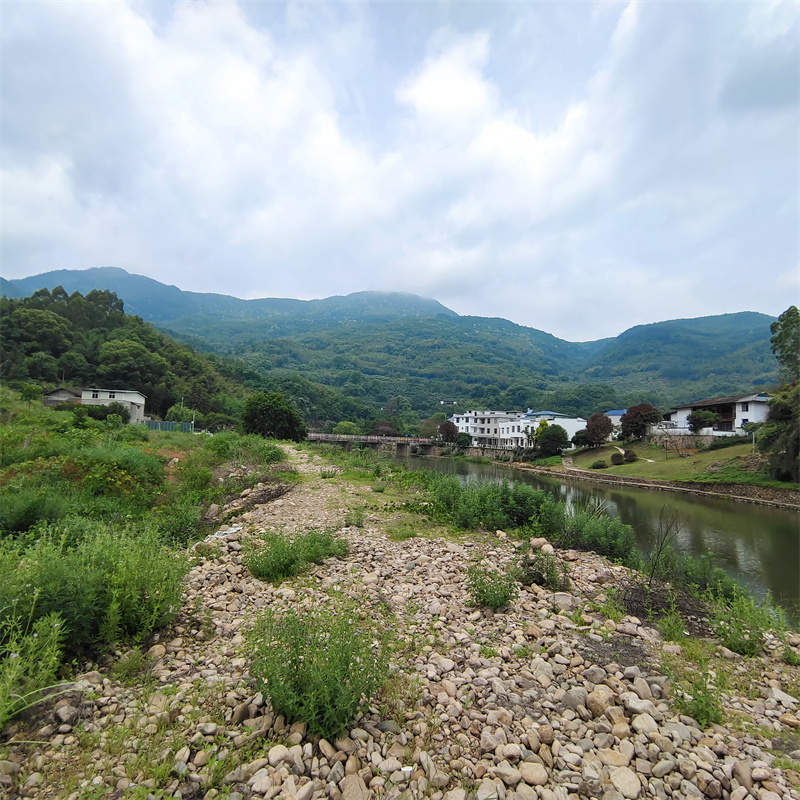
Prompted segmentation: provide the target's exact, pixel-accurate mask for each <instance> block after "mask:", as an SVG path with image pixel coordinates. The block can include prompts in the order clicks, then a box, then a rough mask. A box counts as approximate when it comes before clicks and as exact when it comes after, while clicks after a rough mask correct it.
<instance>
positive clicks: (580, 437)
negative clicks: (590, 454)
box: [572, 428, 592, 447]
mask: <svg viewBox="0 0 800 800" xmlns="http://www.w3.org/2000/svg"><path fill="white" fill-rule="evenodd" d="M572 444H573V445H574V446H575V447H592V443H591V441H589V434H588V433H586V429H585V428H584V429H583V430H580V431H577V432H576V434H575V435H574V436H573V437H572Z"/></svg>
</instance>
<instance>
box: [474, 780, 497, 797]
mask: <svg viewBox="0 0 800 800" xmlns="http://www.w3.org/2000/svg"><path fill="white" fill-rule="evenodd" d="M475 800H498V795H497V784H496V783H495V782H494V781H493V780H491V779H490V778H484V779H483V780H482V781H481V783H480V785H479V786H478V791H477V792H476V793H475Z"/></svg>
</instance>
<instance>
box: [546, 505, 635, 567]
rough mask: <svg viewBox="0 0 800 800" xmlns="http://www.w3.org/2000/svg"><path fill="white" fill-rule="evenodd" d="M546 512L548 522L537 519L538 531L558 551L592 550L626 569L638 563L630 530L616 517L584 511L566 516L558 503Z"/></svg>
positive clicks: (632, 534) (562, 506) (631, 529)
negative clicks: (542, 533) (542, 532)
mask: <svg viewBox="0 0 800 800" xmlns="http://www.w3.org/2000/svg"><path fill="white" fill-rule="evenodd" d="M542 510H543V511H544V510H545V508H543V509H542ZM546 511H547V517H548V519H547V520H541V519H540V526H541V529H542V531H544V534H545V536H547V537H548V538H549V539H550V541H552V542H553V543H554V544H556V545H558V546H559V547H563V548H565V549H575V550H593V551H594V552H595V553H598V554H599V555H602V556H605V557H606V558H609V559H611V560H612V561H617V562H618V563H621V564H625V565H626V566H636V565H637V564H638V563H639V554H638V551H637V549H636V538H635V536H634V533H633V528H631V526H630V525H626V524H625V523H624V522H622V520H621V519H620V518H619V517H610V516H608V515H607V514H603V513H596V512H595V511H593V510H586V509H580V510H576V511H575V512H574V513H573V514H571V515H567V514H566V510H565V508H564V505H563V504H562V503H553V504H552V505H551V506H549V507H547V509H546Z"/></svg>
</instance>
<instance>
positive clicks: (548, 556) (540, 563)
mask: <svg viewBox="0 0 800 800" xmlns="http://www.w3.org/2000/svg"><path fill="white" fill-rule="evenodd" d="M520 582H521V583H522V584H523V585H525V586H528V585H530V584H532V583H535V584H536V585H537V586H546V587H547V588H548V589H552V590H553V591H556V592H566V591H567V590H568V589H569V587H570V580H569V570H568V568H567V565H566V564H561V566H560V567H559V563H558V559H557V558H556V557H555V556H554V555H553V554H552V553H544V552H542V551H541V550H534V552H533V553H526V554H525V555H524V556H523V557H522V563H521V565H520Z"/></svg>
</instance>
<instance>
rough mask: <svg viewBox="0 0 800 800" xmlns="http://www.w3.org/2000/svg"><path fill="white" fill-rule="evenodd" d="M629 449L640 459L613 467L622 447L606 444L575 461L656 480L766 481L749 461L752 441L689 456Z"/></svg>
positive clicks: (584, 466) (642, 447)
mask: <svg viewBox="0 0 800 800" xmlns="http://www.w3.org/2000/svg"><path fill="white" fill-rule="evenodd" d="M625 449H630V450H633V451H634V452H635V453H636V455H637V456H638V457H639V459H638V460H637V461H635V462H633V463H632V464H620V465H619V466H617V467H615V466H612V465H611V456H612V454H613V453H616V452H618V450H617V449H616V448H615V447H611V446H606V447H601V448H598V449H596V450H584V451H581V452H579V453H577V454H576V455H574V456H573V457H572V462H573V464H574V465H575V466H576V467H580V468H581V469H589V467H590V466H591V464H593V463H594V462H595V461H598V460H603V461H605V462H606V463H607V464H608V465H609V466H608V469H604V470H597V472H605V473H610V474H612V475H629V476H631V477H636V478H650V479H652V480H666V481H696V480H703V481H708V480H720V479H725V480H728V481H735V482H748V483H750V482H759V483H760V482H762V481H766V479H765V478H761V480H759V476H757V475H756V474H755V473H753V472H752V471H751V470H750V469H748V468H747V460H748V458H749V457H750V456H752V453H753V448H752V445H749V444H740V445H734V446H733V447H725V448H723V449H721V450H711V451H698V452H690V453H689V454H688V455H687V456H686V457H685V458H681V457H680V456H679V455H678V454H677V453H676V452H675V451H673V450H670V451H669V453H668V454H667V456H666V457H665V454H664V450H663V448H660V447H655V446H653V445H633V446H631V445H627V446H626V448H625ZM647 459H650V460H647ZM742 462H745V463H742ZM709 468H711V472H709ZM720 473H723V474H720ZM786 488H794V486H793V485H791V486H789V485H787V487H786Z"/></svg>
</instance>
